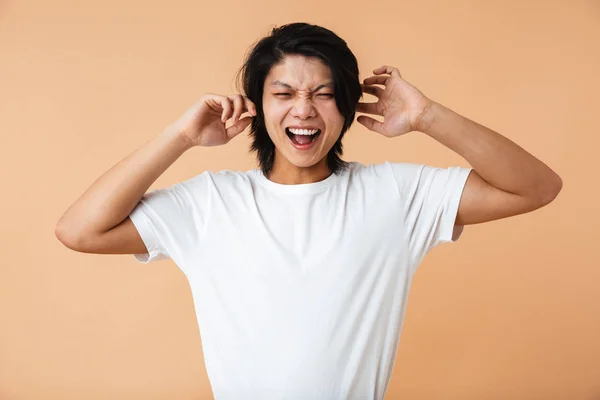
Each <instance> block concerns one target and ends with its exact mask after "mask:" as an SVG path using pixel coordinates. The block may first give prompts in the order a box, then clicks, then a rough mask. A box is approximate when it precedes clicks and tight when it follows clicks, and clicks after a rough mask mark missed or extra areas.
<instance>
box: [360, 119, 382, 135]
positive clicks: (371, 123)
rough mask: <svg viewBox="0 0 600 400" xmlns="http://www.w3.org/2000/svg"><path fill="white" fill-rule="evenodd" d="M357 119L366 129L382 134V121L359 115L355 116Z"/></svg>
mask: <svg viewBox="0 0 600 400" xmlns="http://www.w3.org/2000/svg"><path fill="white" fill-rule="evenodd" d="M357 121H358V122H359V123H361V124H362V125H364V126H366V127H367V129H369V130H371V131H374V132H377V133H381V134H383V123H382V122H379V121H377V120H375V119H373V118H371V117H367V116H365V115H361V116H360V117H358V118H357Z"/></svg>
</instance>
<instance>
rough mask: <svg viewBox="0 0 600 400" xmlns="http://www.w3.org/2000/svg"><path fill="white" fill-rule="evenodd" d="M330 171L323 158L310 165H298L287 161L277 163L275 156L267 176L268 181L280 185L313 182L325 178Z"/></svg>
mask: <svg viewBox="0 0 600 400" xmlns="http://www.w3.org/2000/svg"><path fill="white" fill-rule="evenodd" d="M330 175H331V171H330V170H329V168H328V167H327V160H326V159H325V158H324V159H323V160H321V161H319V163H317V164H315V165H312V166H310V167H298V166H296V165H293V164H291V163H289V162H288V161H287V160H286V162H285V163H277V157H276V158H275V163H274V164H273V169H271V172H270V173H269V176H268V177H267V178H268V179H269V180H270V181H272V182H275V183H279V184H282V185H300V184H306V183H315V182H320V181H322V180H325V179H327V178H328V177H329V176H330Z"/></svg>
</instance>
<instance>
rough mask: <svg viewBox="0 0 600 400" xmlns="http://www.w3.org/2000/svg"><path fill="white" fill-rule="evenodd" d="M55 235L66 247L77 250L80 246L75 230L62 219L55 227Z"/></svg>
mask: <svg viewBox="0 0 600 400" xmlns="http://www.w3.org/2000/svg"><path fill="white" fill-rule="evenodd" d="M54 236H56V238H57V239H58V241H59V242H61V243H62V244H63V245H64V246H65V247H67V248H69V249H71V250H77V249H78V248H79V240H78V236H77V234H76V232H75V230H74V229H72V228H71V227H69V226H67V225H66V224H64V223H62V222H61V221H59V222H58V223H57V224H56V226H55V228H54Z"/></svg>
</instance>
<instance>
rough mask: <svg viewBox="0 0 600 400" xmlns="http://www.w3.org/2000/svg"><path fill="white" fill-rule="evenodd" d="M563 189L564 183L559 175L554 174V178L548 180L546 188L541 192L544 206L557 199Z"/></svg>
mask: <svg viewBox="0 0 600 400" xmlns="http://www.w3.org/2000/svg"><path fill="white" fill-rule="evenodd" d="M562 187H563V181H562V179H561V177H560V176H558V174H556V173H553V176H552V178H550V179H548V180H547V182H546V184H545V185H544V188H543V189H541V190H540V201H541V203H542V205H543V206H545V205H547V204H550V203H551V202H553V201H554V199H556V197H557V196H558V194H559V193H560V192H561V190H562Z"/></svg>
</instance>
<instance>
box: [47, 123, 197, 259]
mask: <svg viewBox="0 0 600 400" xmlns="http://www.w3.org/2000/svg"><path fill="white" fill-rule="evenodd" d="M191 147H192V144H191V143H190V141H189V140H188V139H186V137H185V136H184V135H181V134H180V132H179V131H178V130H176V129H174V128H167V129H166V130H165V131H164V132H163V133H161V134H160V135H158V136H156V137H155V138H154V139H152V140H151V141H149V142H148V143H146V144H145V145H143V146H142V147H140V148H139V149H137V150H136V151H135V152H133V153H132V154H130V155H129V156H127V157H126V158H124V159H123V160H121V161H120V162H119V163H117V164H116V165H115V166H113V167H112V168H111V169H109V170H108V171H106V172H105V173H104V174H103V175H102V176H100V178H98V179H97V180H96V181H95V182H94V183H93V184H92V185H91V186H90V187H89V188H88V189H87V190H86V191H85V192H84V193H83V194H82V195H81V197H79V199H77V201H75V203H73V204H72V205H71V206H70V207H69V209H68V210H67V211H66V212H65V213H64V214H63V216H62V217H61V218H60V220H59V221H58V223H57V224H56V228H55V234H56V237H57V238H58V240H60V241H61V242H62V243H63V244H64V245H65V246H67V247H68V248H70V249H72V250H75V251H80V252H84V253H101V254H139V253H145V252H146V251H147V249H146V246H145V245H144V243H143V241H142V239H141V237H140V235H139V234H138V232H137V229H136V228H135V226H134V225H133V223H132V222H131V219H129V218H128V216H129V214H130V213H131V211H132V210H133V209H134V208H135V206H136V205H137V204H138V202H139V201H140V200H141V198H142V197H143V196H144V194H145V193H146V191H147V190H148V188H149V187H150V186H151V185H152V183H153V182H155V181H156V180H157V179H158V177H159V176H160V175H162V173H163V172H165V171H166V170H167V168H169V167H170V166H171V165H172V164H173V163H174V162H175V160H177V159H178V158H179V157H180V156H181V155H182V154H183V153H184V152H185V151H187V150H188V149H189V148H191Z"/></svg>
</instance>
